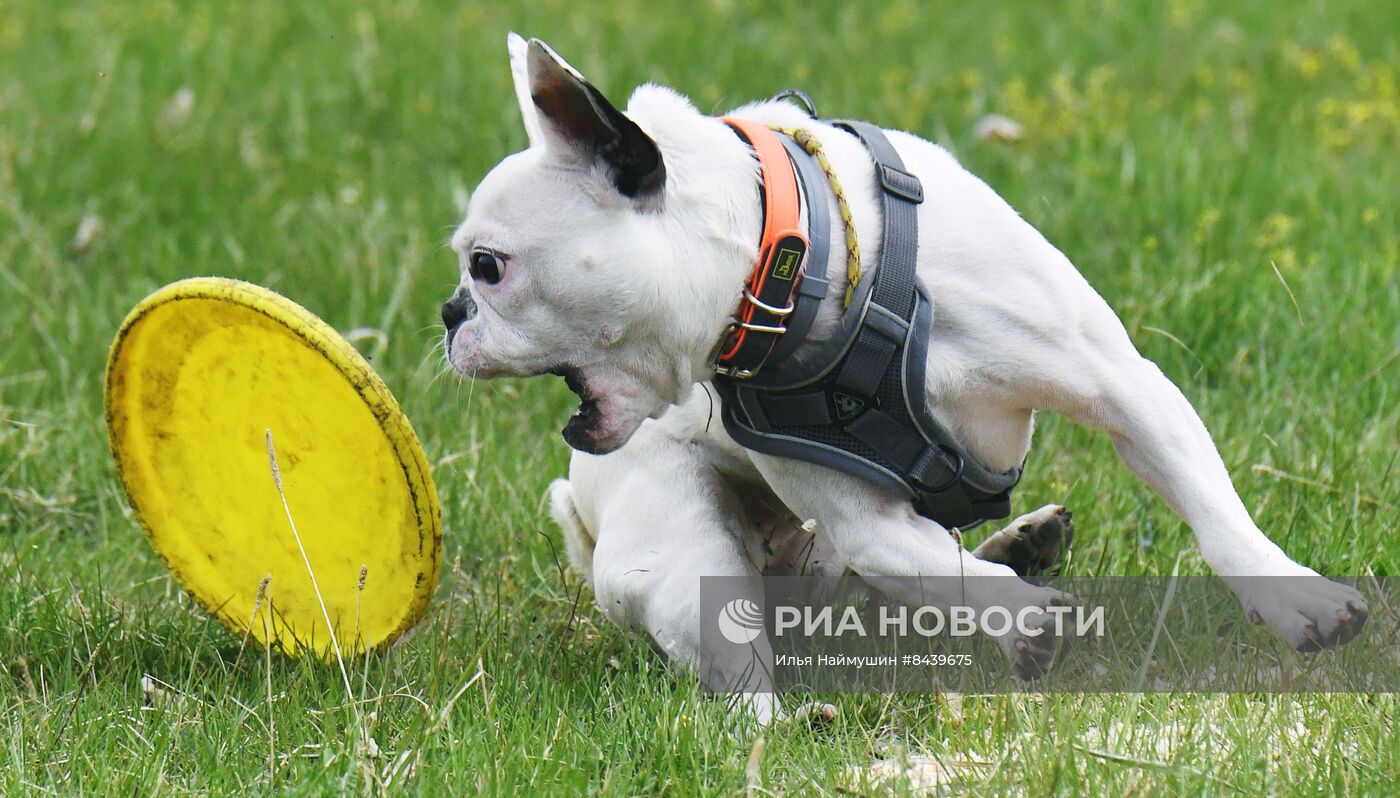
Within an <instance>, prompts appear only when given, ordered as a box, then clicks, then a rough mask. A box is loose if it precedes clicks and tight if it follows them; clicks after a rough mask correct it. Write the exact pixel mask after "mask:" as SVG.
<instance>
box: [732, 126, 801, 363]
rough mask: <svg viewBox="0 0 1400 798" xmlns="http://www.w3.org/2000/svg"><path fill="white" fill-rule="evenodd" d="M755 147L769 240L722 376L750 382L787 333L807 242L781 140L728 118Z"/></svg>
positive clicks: (756, 267)
mask: <svg viewBox="0 0 1400 798" xmlns="http://www.w3.org/2000/svg"><path fill="white" fill-rule="evenodd" d="M721 121H723V122H724V123H725V124H726V125H729V126H730V127H731V128H733V129H734V132H735V133H737V134H739V137H740V138H742V139H744V141H746V142H748V144H749V146H751V147H753V151H754V154H755V155H756V156H757V158H758V170H759V178H760V180H761V181H762V184H763V186H762V188H763V235H762V237H761V238H760V239H759V246H758V262H757V263H755V264H754V268H753V272H752V273H751V274H750V276H749V282H748V285H747V286H745V288H744V297H743V299H741V300H740V301H739V308H738V310H737V311H736V312H735V314H734V317H735V318H734V321H733V322H731V323H730V325H729V328H728V330H727V331H726V333H725V334H724V336H723V337H721V338H720V342H719V346H718V348H717V350H716V355H715V358H714V364H713V365H714V369H715V371H716V372H717V373H719V374H722V375H724V376H726V377H732V378H735V379H748V378H750V377H752V376H753V375H754V374H756V373H757V372H758V370H759V369H760V368H762V366H763V364H764V362H765V361H766V360H767V359H768V356H769V354H770V353H772V351H773V346H774V345H775V344H777V342H778V338H779V337H780V336H782V335H783V334H784V333H785V332H787V318H788V316H789V315H790V314H791V313H792V310H793V307H794V305H793V302H794V299H795V296H796V293H797V286H798V285H799V284H800V283H801V282H802V273H803V267H804V263H803V261H804V259H805V257H806V255H807V237H806V236H805V235H803V234H802V232H801V231H800V230H799V229H798V223H799V221H800V213H801V208H802V206H801V200H800V199H799V195H798V187H797V172H796V171H795V170H794V169H793V165H792V161H791V159H789V157H788V153H787V150H786V149H785V148H784V147H783V143H782V141H780V140H779V139H778V135H777V134H776V133H774V132H773V131H772V130H770V129H769V128H768V127H767V126H766V125H763V124H760V123H758V122H751V121H749V120H747V119H735V118H733V117H728V116H726V117H723V118H722V119H721Z"/></svg>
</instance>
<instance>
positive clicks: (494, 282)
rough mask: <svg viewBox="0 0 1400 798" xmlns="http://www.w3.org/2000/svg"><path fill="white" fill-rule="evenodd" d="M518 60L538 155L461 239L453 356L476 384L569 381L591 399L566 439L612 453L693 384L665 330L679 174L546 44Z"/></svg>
mask: <svg viewBox="0 0 1400 798" xmlns="http://www.w3.org/2000/svg"><path fill="white" fill-rule="evenodd" d="M510 50H511V65H512V72H513V73H514V76H515V82H516V93H517V95H518V98H519V99H520V101H521V110H522V112H523V113H524V115H525V123H526V128H527V130H528V131H529V134H530V144H531V146H530V148H529V149H527V150H526V151H524V152H520V153H517V154H515V155H512V156H510V157H508V158H506V159H505V160H504V161H502V162H501V163H500V164H499V165H497V166H496V168H495V169H493V170H492V171H491V172H490V173H489V174H488V175H487V176H486V178H485V179H484V180H483V181H482V182H481V185H480V186H479V187H478V188H477V190H476V192H475V194H473V196H472V199H471V203H470V205H469V207H468V211H467V218H466V220H465V221H464V222H463V223H462V225H461V226H460V227H459V228H458V230H457V232H456V233H455V234H454V235H453V237H452V246H453V249H454V250H455V251H456V252H457V255H458V258H459V261H460V265H461V270H462V280H461V285H460V286H459V288H458V289H457V293H456V294H455V295H454V296H453V298H452V300H451V301H449V302H448V303H447V305H445V306H444V307H443V320H444V322H445V323H446V325H447V328H448V329H447V350H448V351H447V356H448V360H449V361H450V362H451V364H452V366H453V367H454V368H456V369H457V370H458V371H460V372H462V373H463V374H466V375H468V376H471V377H474V378H492V377H504V376H530V375H535V374H557V375H560V376H562V377H563V378H564V379H565V380H566V381H567V383H568V386H569V388H570V389H571V390H573V391H574V392H575V393H576V394H578V396H579V399H580V406H579V411H578V413H576V414H575V415H574V416H573V418H571V419H570V420H569V422H568V424H567V426H566V427H565V428H564V438H565V440H566V441H568V443H569V445H570V446H572V447H573V448H575V449H579V450H581V451H585V452H594V453H602V452H608V451H612V450H613V449H616V448H618V447H619V446H621V445H622V444H623V443H625V442H626V441H627V439H628V438H630V437H631V435H632V433H633V432H635V431H636V428H637V427H638V426H639V425H640V424H641V423H642V421H644V420H645V419H646V418H648V417H652V416H655V415H658V414H659V413H660V412H661V411H662V410H663V409H664V408H665V407H666V406H668V405H669V404H671V403H672V402H674V401H675V400H676V398H677V396H678V394H679V392H680V391H681V390H682V389H683V388H684V387H685V386H686V385H688V384H689V383H690V382H691V381H692V380H691V377H690V375H689V370H690V364H689V363H677V358H676V356H675V353H673V352H666V351H664V348H665V346H664V343H663V342H664V341H665V339H666V336H665V333H664V330H659V329H657V327H658V326H659V320H660V319H661V318H664V315H665V314H664V313H660V312H659V311H660V310H663V309H660V308H658V307H656V305H657V303H659V302H662V301H665V298H666V297H667V296H668V294H669V293H671V292H670V291H668V290H667V289H666V287H665V286H663V285H662V284H661V283H662V282H663V277H662V272H663V270H662V269H659V268H658V266H659V264H657V263H656V262H655V261H656V260H657V259H658V253H662V252H665V251H667V249H666V247H665V245H664V241H663V240H662V237H663V236H664V232H663V224H664V222H663V214H662V213H661V206H662V203H663V196H664V190H665V183H666V169H665V164H664V163H663V161H662V158H661V152H660V150H659V149H658V148H657V146H656V144H655V143H654V142H653V141H652V140H651V139H650V138H649V137H648V136H647V135H646V134H645V133H644V132H642V130H641V129H640V128H639V127H638V126H637V125H636V124H635V123H634V122H632V121H631V120H630V119H628V118H627V117H626V116H624V115H623V114H622V113H621V112H619V111H618V110H617V109H615V108H614V107H613V106H612V105H611V104H609V103H608V101H607V100H606V99H605V98H603V96H602V95H601V94H600V93H599V92H598V91H597V89H595V88H593V87H592V86H591V85H589V84H588V83H587V82H586V81H584V80H583V78H582V77H580V76H579V75H578V73H577V72H576V71H574V70H573V69H572V67H570V66H569V65H568V64H566V63H565V62H563V61H562V60H561V59H560V58H559V57H558V56H557V55H555V54H554V53H553V52H552V51H550V50H549V49H548V48H547V47H546V46H545V45H543V44H542V43H540V42H538V41H532V42H530V43H529V44H526V43H525V42H524V41H523V40H521V39H519V38H518V37H515V36H513V35H512V38H511V41H510ZM682 371H683V372H684V374H682V373H681V372H682Z"/></svg>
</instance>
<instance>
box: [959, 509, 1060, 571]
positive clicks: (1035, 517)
mask: <svg viewBox="0 0 1400 798" xmlns="http://www.w3.org/2000/svg"><path fill="white" fill-rule="evenodd" d="M1073 519H1074V515H1073V513H1071V512H1070V511H1069V510H1067V509H1065V507H1064V506H1063V505H1059V504H1049V505H1046V506H1044V507H1042V508H1040V509H1039V510H1036V511H1035V512H1032V513H1027V514H1025V515H1023V516H1021V517H1020V518H1017V519H1016V520H1015V521H1012V522H1011V524H1010V525H1009V526H1007V527H1006V528H1005V529H1002V530H1000V531H998V532H993V533H992V534H991V535H989V536H988V537H987V539H986V540H984V541H982V544H981V545H980V546H978V547H977V550H976V551H974V552H973V555H974V556H976V557H977V558H978V559H981V560H986V561H988V562H997V563H1001V564H1002V565H1005V566H1007V567H1008V568H1010V569H1011V570H1013V571H1015V572H1016V574H1017V575H1018V576H1036V575H1039V574H1044V573H1046V572H1048V571H1050V570H1051V569H1053V568H1054V567H1055V566H1056V565H1057V564H1058V563H1059V562H1060V560H1061V559H1062V558H1063V557H1064V555H1065V553H1066V552H1068V551H1069V547H1070V543H1071V542H1072V541H1073V540H1074V521H1073Z"/></svg>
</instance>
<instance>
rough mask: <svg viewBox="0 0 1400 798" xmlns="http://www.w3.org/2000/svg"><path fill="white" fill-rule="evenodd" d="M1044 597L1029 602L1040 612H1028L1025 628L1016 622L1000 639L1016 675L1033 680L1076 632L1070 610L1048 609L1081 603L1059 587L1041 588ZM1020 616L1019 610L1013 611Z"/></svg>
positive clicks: (1040, 674)
mask: <svg viewBox="0 0 1400 798" xmlns="http://www.w3.org/2000/svg"><path fill="white" fill-rule="evenodd" d="M1040 591H1041V592H1042V594H1043V595H1042V597H1041V598H1040V600H1038V601H1036V602H1034V603H1032V604H1028V605H1026V606H1034V607H1038V608H1040V609H1041V610H1042V612H1039V613H1028V614H1027V615H1026V623H1025V624H1024V628H1023V627H1022V625H1021V624H1019V623H1017V624H1013V625H1012V627H1011V630H1010V631H1009V632H1007V633H1006V634H1005V635H1003V636H1001V637H1000V638H998V639H997V644H998V645H1000V646H1001V650H1002V651H1003V652H1004V653H1005V654H1006V656H1007V658H1008V659H1010V660H1011V670H1012V672H1013V673H1015V674H1016V678H1018V679H1023V680H1025V681H1028V682H1031V681H1035V680H1036V679H1039V678H1040V677H1042V676H1044V675H1045V674H1047V673H1049V672H1050V669H1051V668H1052V667H1054V665H1055V663H1056V662H1057V661H1059V658H1060V657H1061V656H1063V655H1064V652H1065V650H1066V649H1067V648H1068V647H1069V641H1070V637H1071V636H1072V633H1073V617H1072V615H1071V614H1070V613H1067V612H1059V613H1056V612H1053V611H1046V610H1050V609H1051V608H1055V607H1064V608H1070V607H1073V606H1075V605H1076V604H1078V603H1079V601H1078V600H1077V599H1075V597H1074V596H1071V595H1070V594H1068V593H1065V592H1063V591H1059V590H1052V589H1050V588H1041V589H1040ZM1012 615H1013V617H1018V613H1013V614H1012Z"/></svg>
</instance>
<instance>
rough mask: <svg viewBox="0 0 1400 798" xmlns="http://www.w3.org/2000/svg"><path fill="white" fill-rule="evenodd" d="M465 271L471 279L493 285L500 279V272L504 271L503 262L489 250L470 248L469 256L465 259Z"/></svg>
mask: <svg viewBox="0 0 1400 798" xmlns="http://www.w3.org/2000/svg"><path fill="white" fill-rule="evenodd" d="M467 271H468V272H469V273H470V274H471V276H472V279H473V280H481V281H482V282H485V283H486V284H488V285H495V284H496V283H499V282H500V281H501V274H502V273H503V272H504V271H505V262H504V261H503V260H502V259H501V256H500V255H497V254H496V253H494V252H491V251H490V250H485V249H477V250H472V254H471V257H470V258H468V259H467Z"/></svg>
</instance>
